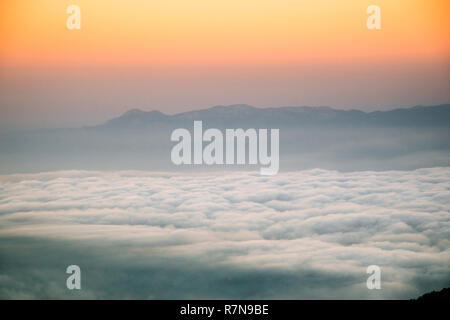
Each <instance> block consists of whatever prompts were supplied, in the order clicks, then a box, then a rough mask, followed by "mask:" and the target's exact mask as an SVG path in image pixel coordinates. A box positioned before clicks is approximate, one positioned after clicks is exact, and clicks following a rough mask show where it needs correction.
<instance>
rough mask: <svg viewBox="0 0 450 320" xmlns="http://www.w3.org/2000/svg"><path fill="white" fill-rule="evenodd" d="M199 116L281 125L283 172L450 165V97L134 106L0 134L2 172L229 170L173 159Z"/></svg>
mask: <svg viewBox="0 0 450 320" xmlns="http://www.w3.org/2000/svg"><path fill="white" fill-rule="evenodd" d="M194 120H202V121H203V127H204V128H218V129H221V130H223V129H226V128H230V129H237V128H243V129H246V128H255V129H262V128H278V129H280V170H281V171H284V170H301V169H311V168H322V169H333V170H342V171H358V170H394V169H395V170H397V169H401V170H403V169H416V168H424V167H435V166H450V104H446V105H439V106H431V107H413V108H406V109H396V110H392V111H375V112H362V111H358V110H348V111H347V110H336V109H332V108H328V107H280V108H264V109H263V108H255V107H252V106H248V105H231V106H215V107H212V108H208V109H203V110H196V111H189V112H183V113H178V114H175V115H167V114H164V113H162V112H160V111H142V110H138V109H133V110H130V111H127V112H125V113H124V114H123V115H121V116H119V117H117V118H114V119H111V120H109V121H106V122H105V123H103V124H100V125H97V126H91V127H83V128H72V129H51V130H50V129H48V130H35V131H27V132H9V133H0V173H15V172H41V171H53V170H68V169H82V170H84V169H86V170H133V169H137V170H157V171H167V170H169V171H170V170H174V171H178V170H207V169H208V170H209V169H218V170H224V169H228V168H225V167H223V166H219V167H215V168H209V167H208V168H205V167H202V166H182V167H180V166H175V165H174V164H173V163H172V162H171V161H170V153H171V149H172V147H173V145H174V143H173V142H172V141H171V140H170V135H171V132H172V130H173V129H175V128H186V129H188V130H190V131H192V129H193V121H194ZM237 169H239V168H238V167H236V166H233V167H231V168H229V170H237Z"/></svg>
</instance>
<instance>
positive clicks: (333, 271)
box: [0, 168, 450, 299]
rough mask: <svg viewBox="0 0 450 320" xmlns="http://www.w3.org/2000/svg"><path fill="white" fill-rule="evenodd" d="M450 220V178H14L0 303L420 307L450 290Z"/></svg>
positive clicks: (3, 201) (1, 185)
mask: <svg viewBox="0 0 450 320" xmlns="http://www.w3.org/2000/svg"><path fill="white" fill-rule="evenodd" d="M449 209H450V168H430V169H418V170H414V171H382V172H376V171H364V172H350V173H341V172H337V171H328V170H319V169H316V170H306V171H296V172H285V173H280V174H278V175H275V176H270V177H265V176H260V175H259V174H258V173H257V172H255V173H249V172H234V173H233V172H226V173H183V174H177V173H149V172H135V171H134V172H132V171H116V172H88V171H60V172H50V173H40V174H22V175H19V174H16V175H4V176H0V298H13V299H14V298H26V299H28V298H30V299H33V298H88V299H89V298H100V299H101V298H153V299H158V298H174V299H177V298H211V299H215V298H224V299H253V298H272V299H301V298H309V299H321V298H331V299H334V298H356V299H366V298H367V299H371V298H386V299H391V298H413V297H417V296H419V295H421V294H423V293H425V292H427V291H430V290H438V289H441V288H443V287H448V286H449V285H450V212H449V211H450V210H449ZM71 264H76V265H79V266H80V268H81V271H82V289H81V290H79V291H77V290H74V291H69V290H68V289H67V288H66V283H65V280H66V277H67V276H68V275H67V274H65V269H66V267H67V266H68V265H71ZM369 265H378V266H380V268H381V270H382V279H381V285H382V289H381V290H368V289H367V287H366V279H367V277H368V275H367V274H366V268H367V267H368V266H369Z"/></svg>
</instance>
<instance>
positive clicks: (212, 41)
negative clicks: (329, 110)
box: [0, 0, 450, 128]
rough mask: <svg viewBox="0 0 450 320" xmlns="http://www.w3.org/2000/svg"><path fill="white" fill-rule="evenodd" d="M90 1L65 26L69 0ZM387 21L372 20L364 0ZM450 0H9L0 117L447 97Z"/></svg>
mask: <svg viewBox="0 0 450 320" xmlns="http://www.w3.org/2000/svg"><path fill="white" fill-rule="evenodd" d="M71 4H76V5H78V6H79V7H80V9H81V29H80V30H69V29H67V27H66V20H67V18H68V17H69V14H67V13H66V8H67V7H68V6H69V5H71ZM372 4H376V5H378V6H379V7H380V9H381V30H369V29H368V28H367V27H366V20H367V18H368V14H367V13H366V9H367V7H368V6H369V5H372ZM449 9H450V4H449V2H448V1H446V0H431V1H430V0H397V1H388V0H377V1H375V0H370V1H365V0H341V1H334V0H317V1H293V0H278V1H273V0H239V1H237V0H227V1H223V0H216V1H210V0H208V1H207V0H192V1H184V0H170V1H143V0H129V1H126V2H124V1H111V0H89V1H88V0H70V1H65V0H58V1H57V0H3V1H1V4H0V126H1V127H2V128H19V127H26V128H32V127H61V126H78V125H82V124H95V123H99V122H102V121H105V120H107V119H110V118H112V117H115V116H117V115H119V114H121V113H122V112H124V111H126V110H128V109H131V108H142V109H145V110H153V109H158V110H160V111H163V112H165V113H169V114H173V113H177V112H181V111H186V110H192V109H198V108H205V107H209V106H213V105H227V104H238V103H247V104H250V105H254V106H257V107H269V106H285V105H310V106H323V105H327V106H331V107H336V108H342V109H350V108H357V109H361V110H384V109H392V108H395V107H407V106H414V105H435V104H441V103H448V102H449V101H450V90H449V89H450V22H449V21H448V19H446V16H445V14H446V13H448V12H449Z"/></svg>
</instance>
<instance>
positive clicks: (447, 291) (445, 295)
mask: <svg viewBox="0 0 450 320" xmlns="http://www.w3.org/2000/svg"><path fill="white" fill-rule="evenodd" d="M416 300H417V301H436V300H450V288H444V289H442V290H441V291H432V292H428V293H425V294H424V295H421V296H420V297H418V298H417V299H416Z"/></svg>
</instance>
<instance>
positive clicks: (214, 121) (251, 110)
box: [97, 104, 450, 129]
mask: <svg viewBox="0 0 450 320" xmlns="http://www.w3.org/2000/svg"><path fill="white" fill-rule="evenodd" d="M194 120H202V121H203V122H205V123H206V124H207V125H208V126H210V127H218V128H223V127H229V128H236V127H237V126H239V127H255V128H258V127H259V128H264V127H276V128H278V127H289V128H292V127H300V126H301V127H305V126H306V127H316V126H331V127H342V126H344V127H350V126H358V127H359V126H441V127H446V126H447V127H448V126H450V104H446V105H439V106H431V107H423V106H417V107H412V108H406V109H395V110H391V111H375V112H368V113H367V112H363V111H359V110H337V109H332V108H329V107H280V108H255V107H252V106H249V105H245V104H239V105H230V106H215V107H211V108H208V109H202V110H195V111H189V112H183V113H178V114H175V115H166V114H164V113H162V112H160V111H142V110H139V109H133V110H130V111H127V112H126V113H124V114H123V115H121V116H120V117H118V118H115V119H112V120H109V121H107V122H106V123H105V124H102V125H100V126H97V128H110V129H118V128H121V129H126V128H128V129H131V128H148V127H153V126H157V127H161V126H167V125H168V126H171V127H172V126H180V125H183V124H189V123H191V122H192V121H194Z"/></svg>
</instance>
